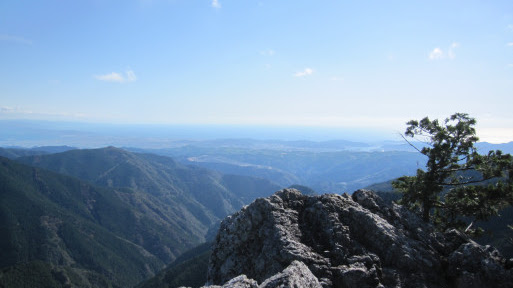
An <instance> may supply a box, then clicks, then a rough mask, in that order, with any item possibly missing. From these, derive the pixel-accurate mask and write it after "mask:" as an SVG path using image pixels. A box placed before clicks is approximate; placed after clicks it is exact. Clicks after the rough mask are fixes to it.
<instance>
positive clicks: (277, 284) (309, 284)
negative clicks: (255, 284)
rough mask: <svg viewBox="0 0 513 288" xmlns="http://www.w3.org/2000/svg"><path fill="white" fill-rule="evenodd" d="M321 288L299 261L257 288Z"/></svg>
mask: <svg viewBox="0 0 513 288" xmlns="http://www.w3.org/2000/svg"><path fill="white" fill-rule="evenodd" d="M295 287H302V288H303V287H304V288H321V287H322V286H321V284H320V283H319V281H318V280H317V278H316V277H315V276H314V275H313V274H312V272H311V271H310V269H308V267H307V266H306V265H305V264H304V263H303V262H300V261H293V262H292V263H291V264H290V265H289V267H287V268H286V269H285V270H283V272H281V273H278V274H276V275H274V276H272V277H271V278H268V279H267V280H265V281H264V283H262V284H261V285H260V286H259V288H295Z"/></svg>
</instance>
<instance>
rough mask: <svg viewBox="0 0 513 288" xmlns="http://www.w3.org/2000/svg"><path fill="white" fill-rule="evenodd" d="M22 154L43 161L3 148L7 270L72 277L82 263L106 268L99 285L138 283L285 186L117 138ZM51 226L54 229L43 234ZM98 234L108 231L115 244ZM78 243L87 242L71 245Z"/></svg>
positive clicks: (95, 271)
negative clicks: (110, 143)
mask: <svg viewBox="0 0 513 288" xmlns="http://www.w3.org/2000/svg"><path fill="white" fill-rule="evenodd" d="M17 161H19V162H24V163H27V164H33V165H38V166H40V167H38V168H36V167H30V166H26V165H25V164H20V163H17V162H15V161H12V160H8V159H6V158H2V167H3V169H2V171H1V172H2V173H1V176H2V181H1V183H2V184H1V185H2V188H1V189H2V194H1V203H2V204H1V205H2V211H1V214H0V217H1V220H0V221H1V223H2V226H1V227H2V230H3V231H2V232H5V233H2V234H3V235H9V237H6V239H4V240H3V242H1V243H2V245H1V246H2V247H1V249H3V251H10V252H9V253H7V252H6V253H2V255H6V257H5V260H4V262H5V263H2V265H1V266H0V267H1V268H2V269H3V270H2V271H3V272H2V276H1V277H0V278H1V279H4V280H5V279H11V278H13V277H11V276H12V275H14V274H16V273H17V272H16V271H19V270H20V269H32V268H27V267H40V270H41V271H46V272H45V273H46V274H49V275H53V274H55V273H57V272H56V271H57V270H58V271H64V272H62V273H64V274H65V275H67V276H66V277H67V278H66V277H65V278H66V279H68V278H69V279H71V278H73V277H74V276H73V275H75V274H77V273H78V272H74V270H70V269H75V268H76V269H78V270H77V271H82V270H84V271H85V272H84V273H86V274H87V275H95V277H93V278H94V279H100V278H101V277H105V279H104V280H105V281H103V282H101V281H100V282H98V283H99V284H98V283H97V284H94V285H93V284H91V285H92V286H93V287H94V286H105V285H107V286H108V285H119V286H123V287H125V286H133V285H135V284H137V283H138V282H140V281H142V280H143V279H145V278H148V277H149V276H151V275H153V274H154V273H156V272H157V271H159V270H160V269H162V268H163V267H164V266H165V264H168V263H170V262H171V261H173V260H174V259H175V258H176V257H177V256H178V255H180V254H181V253H183V252H184V251H186V250H187V249H190V248H191V247H194V246H196V245H198V244H199V243H202V242H203V241H204V240H205V235H206V233H207V231H208V228H209V227H210V226H211V225H212V224H214V223H216V222H217V221H219V220H220V219H222V218H224V217H225V216H226V215H228V214H229V213H231V212H233V211H234V210H235V209H239V208H240V207H241V206H242V205H243V204H247V203H249V202H250V201H252V200H253V199H254V198H256V197H258V196H260V195H262V196H264V194H265V193H267V194H268V195H269V194H271V193H273V192H274V191H276V190H278V188H279V187H278V186H276V185H274V184H272V183H270V182H269V181H267V180H263V179H256V178H252V177H245V176H242V177H239V176H236V175H223V174H221V173H218V172H214V171H209V170H206V169H204V168H197V167H187V166H183V165H181V164H177V163H175V162H174V161H173V160H172V159H170V158H168V157H162V156H155V155H148V154H135V153H130V152H126V151H124V150H121V149H117V148H113V147H109V148H103V149H92V150H71V151H67V152H63V153H57V154H47V155H37V156H30V157H26V158H17ZM46 169H49V170H50V169H51V170H54V172H50V171H48V170H46ZM55 172H59V173H65V174H68V176H64V175H62V174H57V173H55ZM78 178H80V179H78ZM101 186H103V187H101ZM204 204H205V205H204ZM18 219H23V221H20V220H18ZM77 219H78V220H77ZM84 223H85V224H84ZM20 227H21V228H20ZM83 227H86V228H87V229H86V228H83ZM88 227H89V228H88ZM90 227H92V228H90ZM20 229H21V231H22V232H23V231H25V232H26V231H29V232H27V233H25V232H23V233H21V232H20V231H19V230H20ZM45 229H46V230H45ZM48 229H49V231H50V232H51V233H50V232H48V231H47V230H48ZM97 230H98V231H100V232H94V233H93V232H91V233H89V231H97ZM30 231H36V232H30ZM104 232H105V233H104ZM20 233H21V234H20ZM49 233H50V234H49ZM45 235H47V238H48V237H50V238H51V239H50V240H48V241H46V240H44V239H46V238H45V237H46V236H45ZM48 235H50V236H48ZM70 235H71V236H70ZM91 235H93V236H91ZM43 236H45V237H43ZM70 237H71V238H70ZM9 239H10V240H9ZM91 239H92V240H91ZM96 239H98V241H100V240H101V239H109V241H107V242H108V245H107V244H105V243H103V242H101V243H99V244H98V243H96V242H94V241H95V240H96ZM66 241H68V242H69V243H68V242H66ZM52 243H53V244H52ZM55 243H57V244H55ZM52 245H53V246H52ZM74 245H79V248H76V249H74V250H69V249H68V248H69V247H75V246H74ZM102 245H103V246H105V247H103V246H102ZM54 246H55V247H57V248H59V249H58V251H60V252H59V253H60V254H59V253H57V252H55V253H54V252H51V253H47V254H49V255H54V254H56V255H60V256H51V257H50V256H48V257H50V258H48V257H46V256H45V255H47V254H44V255H42V254H41V253H40V252H38V251H41V250H44V249H47V247H54ZM31 251H32V252H31ZM34 251H36V252H34ZM52 251H53V250H52ZM96 253H101V255H96ZM88 255H89V256H88ZM84 257H85V258H84ZM54 258H56V259H57V260H56V259H54ZM90 258H91V259H90ZM62 259H64V260H66V261H64V260H62ZM34 261H40V262H34ZM84 261H85V262H84ZM104 262H106V263H107V264H105V263H104ZM21 263H36V264H34V265H28V266H27V265H21ZM37 263H39V264H37ZM20 265H21V266H20ZM125 266H128V268H125ZM20 267H21V268H20ZM113 267H115V268H113ZM43 268H44V269H43ZM56 269H57V270H56ZM116 269H117V270H116ZM68 270H69V271H70V272H66V271H68ZM13 273H14V274H13ZM52 273H53V274H52ZM70 275H71V276H70ZM77 275H79V276H76V275H75V276H76V277H75V278H77V279H88V278H87V277H86V276H83V275H82V274H80V273H78V274H77ZM84 277H85V278H84ZM14 278H16V277H14ZM77 279H75V280H74V281H73V280H70V281H71V283H73V284H74V285H77V286H80V285H82V284H84V283H85V284H84V285H85V286H88V285H89V284H90V283H92V282H91V281H93V280H91V281H89V280H87V281H86V280H77ZM2 281H3V280H0V283H4V284H5V282H2ZM77 281H78V282H77ZM88 281H89V282H88ZM93 282H94V281H93ZM88 283H89V284H88ZM101 283H104V284H105V283H106V284H105V285H103V284H101ZM18 284H19V283H18ZM18 284H17V285H18ZM17 285H14V287H16V286H17ZM107 286H105V287H107ZM10 287H11V286H10Z"/></svg>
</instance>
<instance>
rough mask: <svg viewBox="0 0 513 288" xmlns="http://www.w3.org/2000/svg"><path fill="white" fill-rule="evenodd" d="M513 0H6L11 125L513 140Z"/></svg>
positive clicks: (0, 55)
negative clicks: (461, 126)
mask: <svg viewBox="0 0 513 288" xmlns="http://www.w3.org/2000/svg"><path fill="white" fill-rule="evenodd" d="M512 95H513V1H472V0H470V1H436V0H434V1H245V0H217V1H212V0H202V1H196V0H124V1H108V0H90V1H85V0H77V1H64V0H60V1H53V0H48V1H9V0H7V1H2V2H1V3H0V119H45V120H66V121H70V120H71V121H93V122H108V123H159V124H243V125H244V124H252V125H254V124H257V125H297V126H302V125H304V126H330V127H362V129H363V128H376V129H384V130H390V131H402V130H404V126H405V125H404V123H405V122H406V121H408V120H410V119H419V118H422V117H424V116H428V115H429V116H430V117H432V118H444V117H446V116H448V115H450V114H452V113H454V112H466V113H469V114H470V115H471V116H473V117H475V118H476V119H477V120H478V136H480V137H481V139H482V140H486V141H492V142H505V141H513V113H512V112H511V107H512V105H511V104H512V102H513V101H512V100H511V99H512Z"/></svg>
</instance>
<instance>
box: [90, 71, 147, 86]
mask: <svg viewBox="0 0 513 288" xmlns="http://www.w3.org/2000/svg"><path fill="white" fill-rule="evenodd" d="M94 78H96V79H97V80H100V81H106V82H117V83H125V82H133V81H135V80H137V77H136V76H135V73H134V71H132V70H131V69H129V70H126V71H125V74H124V75H123V74H122V73H117V72H112V73H108V74H103V75H94Z"/></svg>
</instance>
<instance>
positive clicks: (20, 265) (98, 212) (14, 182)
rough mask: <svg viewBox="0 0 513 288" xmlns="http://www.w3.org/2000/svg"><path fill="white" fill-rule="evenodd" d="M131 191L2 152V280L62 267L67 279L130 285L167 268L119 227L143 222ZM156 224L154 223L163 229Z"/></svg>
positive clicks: (87, 283) (83, 283)
mask: <svg viewBox="0 0 513 288" xmlns="http://www.w3.org/2000/svg"><path fill="white" fill-rule="evenodd" d="M129 193H131V192H130V191H121V190H113V189H104V188H99V187H95V186H92V185H90V184H88V183H86V182H83V181H79V180H77V179H74V178H70V177H67V176H63V175H59V174H56V173H54V172H50V171H46V170H43V169H39V168H33V167H28V166H25V165H22V164H19V163H16V162H13V161H11V160H8V159H6V158H0V195H1V201H0V227H1V228H0V229H1V231H2V233H1V234H2V237H1V240H0V243H1V244H0V251H1V253H0V254H1V255H2V257H0V267H1V268H2V277H1V278H0V281H1V282H2V285H5V286H7V287H9V286H10V285H12V286H11V287H17V286H19V285H22V284H23V282H21V283H19V282H16V281H24V279H25V278H30V276H31V275H38V273H43V274H44V272H45V271H46V272H48V271H51V274H50V275H56V274H55V273H57V272H59V271H60V272H59V273H60V274H59V275H62V277H60V278H61V280H62V281H61V282H62V283H61V282H59V281H57V282H56V283H61V284H63V285H64V284H65V283H66V282H69V281H71V280H70V278H74V279H75V281H73V283H74V284H75V285H77V286H85V287H88V286H91V287H94V286H97V285H98V286H104V287H107V286H109V285H117V286H125V285H130V284H131V283H136V282H137V281H140V280H141V279H144V278H146V277H148V276H151V275H152V274H153V273H155V272H156V271H158V270H159V269H161V268H162V266H163V265H164V264H165V262H163V261H162V260H160V259H159V258H158V257H156V256H155V255H153V254H152V253H150V252H148V251H147V250H146V249H144V248H143V247H142V246H141V245H138V244H135V241H131V240H134V239H130V238H129V237H126V235H123V233H121V232H120V231H115V230H113V229H111V228H112V227H113V226H112V225H115V226H118V227H121V226H125V227H127V228H128V229H130V228H129V227H133V226H135V225H132V223H130V222H132V221H134V222H135V219H136V218H137V216H138V215H137V213H136V212H135V211H134V210H133V209H132V207H130V206H129V205H127V204H126V203H124V202H123V201H120V199H122V198H123V194H129ZM154 224H155V223H146V225H147V227H148V229H155V230H157V229H159V228H161V227H157V226H155V225H154ZM126 234H130V231H126ZM123 236H125V237H123ZM191 245H192V243H191ZM25 269H27V270H26V271H25ZM34 269H36V271H34ZM20 270H21V271H22V272H21V275H24V277H23V278H17V277H15V275H16V273H20ZM13 275H14V277H13ZM33 277H35V278H37V277H38V276H33ZM54 278H55V277H54ZM57 278H59V277H57ZM13 281H14V282H13ZM101 283H103V284H105V285H101Z"/></svg>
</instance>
